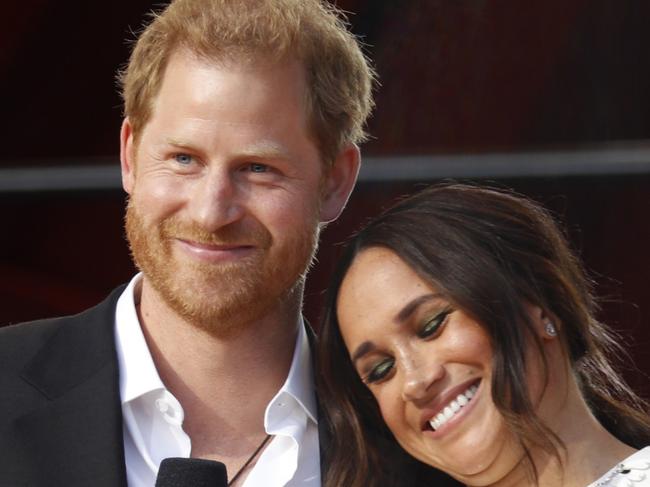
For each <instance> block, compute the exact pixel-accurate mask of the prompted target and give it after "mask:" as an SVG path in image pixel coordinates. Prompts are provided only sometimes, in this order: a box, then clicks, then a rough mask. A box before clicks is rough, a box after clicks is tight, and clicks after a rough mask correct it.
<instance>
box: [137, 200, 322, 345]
mask: <svg viewBox="0 0 650 487" xmlns="http://www.w3.org/2000/svg"><path fill="white" fill-rule="evenodd" d="M317 215H318V211H317V210H316V209H314V212H313V218H312V221H309V222H297V224H296V228H295V232H294V233H293V235H291V236H290V238H289V237H288V238H287V240H285V242H284V247H281V248H277V244H276V248H274V247H273V244H274V242H273V237H272V235H271V234H270V232H269V231H268V230H267V229H266V228H265V227H264V226H263V225H261V224H259V223H257V222H255V225H254V226H246V225H244V223H242V222H236V223H233V224H230V225H227V226H225V227H223V228H220V229H219V230H218V231H217V232H214V233H210V232H206V231H205V230H204V229H202V228H201V227H200V226H198V225H197V224H195V223H186V222H181V221H180V219H178V218H176V217H170V218H167V219H165V220H163V221H162V222H161V223H160V224H157V225H149V226H147V225H146V223H145V220H144V218H143V217H142V215H141V214H140V212H139V211H138V209H137V208H136V207H135V205H134V204H133V203H132V202H131V201H129V203H128V205H127V210H126V218H125V221H126V225H125V226H126V233H127V238H128V240H129V246H130V248H131V254H132V256H133V260H134V261H135V264H136V265H137V266H138V268H139V269H140V270H141V271H142V272H143V274H144V275H145V277H146V279H147V281H148V282H149V283H150V284H151V286H152V287H153V289H154V290H155V291H156V292H157V293H158V295H159V296H160V297H161V298H162V299H163V300H164V301H165V303H166V304H167V305H168V306H169V307H170V308H171V309H172V310H173V311H175V312H176V313H177V314H178V315H179V316H180V317H182V318H183V319H185V320H186V321H188V322H190V323H191V324H193V325H195V326H197V327H199V328H201V329H204V330H206V331H208V332H209V333H211V334H213V335H215V336H228V335H232V334H233V333H236V332H237V331H238V329H240V327H241V324H244V323H254V322H255V321H258V320H260V319H261V318H262V317H264V316H265V315H266V314H268V313H270V312H272V311H274V310H276V309H278V308H279V307H281V306H290V307H296V306H300V299H301V297H302V296H301V291H302V287H303V283H304V279H305V276H306V274H307V271H308V269H309V267H310V265H311V263H312V260H313V257H314V255H315V253H316V248H317V243H318V234H319V227H318V220H317ZM177 239H182V240H185V241H191V242H197V243H202V244H213V245H243V244H245V245H248V246H250V245H252V246H253V247H254V250H253V252H252V254H251V255H246V256H244V257H241V258H238V259H236V260H235V261H234V262H218V263H211V262H205V261H200V260H198V259H192V258H190V257H187V258H183V259H180V258H179V257H178V254H179V252H174V251H173V243H174V240H177ZM296 294H297V295H296ZM292 298H293V299H292Z"/></svg>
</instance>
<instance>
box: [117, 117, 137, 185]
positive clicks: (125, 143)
mask: <svg viewBox="0 0 650 487" xmlns="http://www.w3.org/2000/svg"><path fill="white" fill-rule="evenodd" d="M134 149H135V146H134V145H133V127H132V126H131V122H130V121H129V118H128V117H127V118H125V119H124V121H123V122H122V129H121V130H120V169H121V170H122V187H123V188H124V191H126V192H127V193H128V194H131V192H132V191H133V186H134V185H135V154H134Z"/></svg>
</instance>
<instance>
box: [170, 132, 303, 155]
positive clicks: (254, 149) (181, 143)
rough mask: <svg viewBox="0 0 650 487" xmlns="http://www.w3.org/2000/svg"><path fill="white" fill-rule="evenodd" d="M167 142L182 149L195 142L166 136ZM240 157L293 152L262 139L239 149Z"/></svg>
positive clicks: (192, 145)
mask: <svg viewBox="0 0 650 487" xmlns="http://www.w3.org/2000/svg"><path fill="white" fill-rule="evenodd" d="M165 144H167V145H171V146H174V147H179V148H181V149H193V148H194V144H193V143H191V142H190V141H187V140H184V139H178V138H175V137H167V138H165ZM238 157H239V158H241V159H245V158H247V157H250V158H260V159H290V158H291V154H290V153H289V151H287V149H286V148H285V147H284V146H282V145H281V144H278V143H275V142H272V141H269V140H262V141H259V142H255V143H253V144H249V145H247V146H245V147H243V148H241V149H240V150H239V153H238Z"/></svg>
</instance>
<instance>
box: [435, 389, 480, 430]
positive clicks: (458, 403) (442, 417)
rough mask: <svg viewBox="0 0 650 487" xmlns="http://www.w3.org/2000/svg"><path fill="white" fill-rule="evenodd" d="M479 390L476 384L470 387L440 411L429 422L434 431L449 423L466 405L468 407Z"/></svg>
mask: <svg viewBox="0 0 650 487" xmlns="http://www.w3.org/2000/svg"><path fill="white" fill-rule="evenodd" d="M477 389H478V386H477V385H476V384H474V385H472V386H469V387H468V388H467V390H466V391H465V392H463V393H462V394H458V396H456V399H454V400H453V401H451V402H450V403H449V404H448V405H447V406H446V407H445V408H444V409H443V410H442V411H440V412H439V413H438V414H437V415H436V416H435V417H434V418H433V419H431V420H430V421H429V424H430V425H431V427H432V428H433V430H434V431H435V430H437V429H438V428H440V427H441V426H442V425H443V424H445V423H446V422H447V421H449V420H450V419H451V418H452V417H453V416H454V414H456V413H457V412H458V411H460V410H461V409H462V408H463V407H464V406H465V405H467V404H468V403H469V402H470V401H471V400H472V398H473V397H474V394H476V390H477Z"/></svg>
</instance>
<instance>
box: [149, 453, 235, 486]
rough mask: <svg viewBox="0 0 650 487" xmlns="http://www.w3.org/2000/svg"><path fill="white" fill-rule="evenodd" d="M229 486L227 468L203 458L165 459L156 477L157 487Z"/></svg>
mask: <svg viewBox="0 0 650 487" xmlns="http://www.w3.org/2000/svg"><path fill="white" fill-rule="evenodd" d="M227 486H228V474H227V473H226V466H225V465H224V464H223V463H221V462H215V461H213V460H205V459H203V458H165V459H164V460H163V461H162V462H160V468H159V469H158V477H156V487H227Z"/></svg>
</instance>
